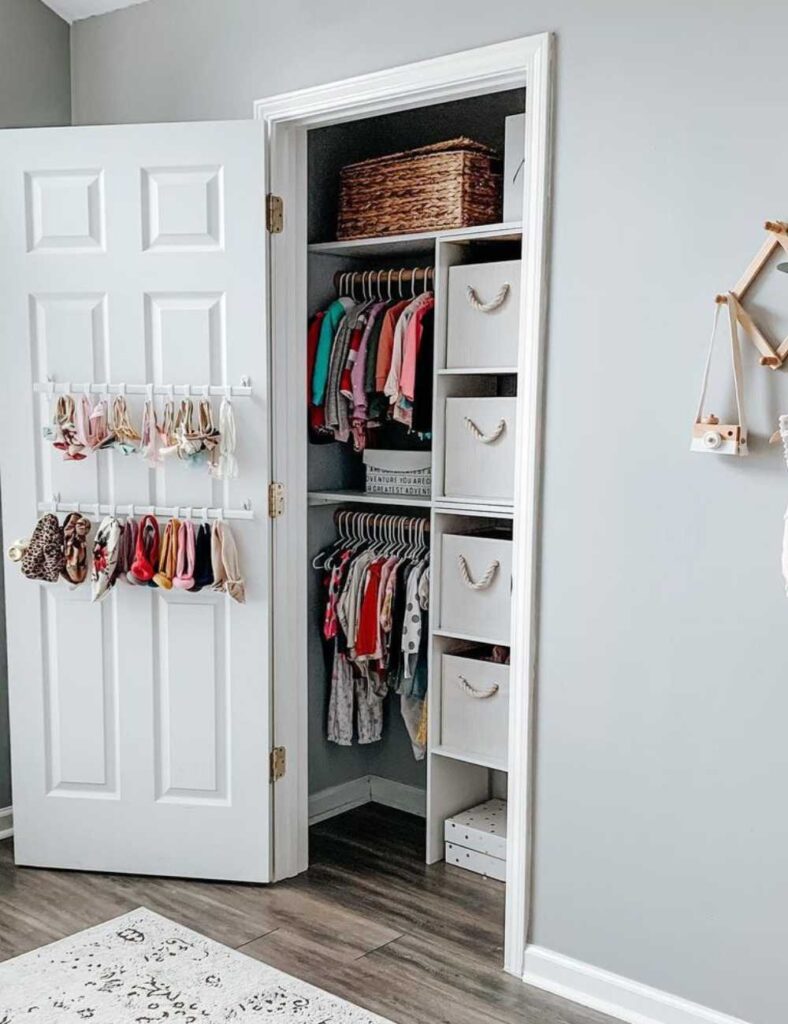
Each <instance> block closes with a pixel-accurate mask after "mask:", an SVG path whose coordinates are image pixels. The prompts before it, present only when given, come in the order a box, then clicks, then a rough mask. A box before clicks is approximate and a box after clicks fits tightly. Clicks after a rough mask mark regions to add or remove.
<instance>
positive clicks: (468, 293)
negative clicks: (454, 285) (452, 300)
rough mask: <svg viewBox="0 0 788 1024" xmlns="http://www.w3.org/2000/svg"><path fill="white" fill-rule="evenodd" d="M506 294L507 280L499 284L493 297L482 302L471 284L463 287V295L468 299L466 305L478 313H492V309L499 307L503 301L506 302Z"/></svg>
mask: <svg viewBox="0 0 788 1024" xmlns="http://www.w3.org/2000/svg"><path fill="white" fill-rule="evenodd" d="M508 294H509V284H508V282H506V283H504V284H502V285H501V287H500V288H499V289H498V293H497V294H496V296H495V298H494V299H490V301H489V302H482V300H481V299H480V298H479V296H478V294H477V292H476V289H475V288H474V287H473V286H472V285H470V284H469V285H468V286H467V287H466V289H465V297H466V298H467V300H468V305H469V306H470V307H471V309H475V310H476V311H477V312H479V313H492V312H493V310H496V309H499V308H500V307H501V306H502V305H503V304H504V302H506V296H507V295H508Z"/></svg>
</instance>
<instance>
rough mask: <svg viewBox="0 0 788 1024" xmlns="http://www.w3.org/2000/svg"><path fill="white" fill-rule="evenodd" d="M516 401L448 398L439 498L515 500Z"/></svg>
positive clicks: (481, 500)
mask: <svg viewBox="0 0 788 1024" xmlns="http://www.w3.org/2000/svg"><path fill="white" fill-rule="evenodd" d="M516 415H517V399H516V398H447V399H446V440H445V453H446V454H445V463H444V477H443V493H444V496H445V497H447V498H454V499H457V498H463V499H469V500H475V501H480V502H490V503H497V502H506V503H508V502H511V501H513V500H514V439H515V427H516V422H517V421H516Z"/></svg>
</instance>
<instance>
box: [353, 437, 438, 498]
mask: <svg viewBox="0 0 788 1024" xmlns="http://www.w3.org/2000/svg"><path fill="white" fill-rule="evenodd" d="M364 465H365V466H366V469H367V473H366V490H367V493H368V494H409V495H412V496H414V497H421V498H429V496H430V494H431V493H432V452H401V451H394V450H392V451H389V450H387V449H383V448H378V449H374V448H372V449H369V448H368V449H366V450H365V451H364Z"/></svg>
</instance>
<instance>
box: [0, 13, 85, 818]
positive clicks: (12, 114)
mask: <svg viewBox="0 0 788 1024" xmlns="http://www.w3.org/2000/svg"><path fill="white" fill-rule="evenodd" d="M70 122H71V84H70V60H69V27H68V25H67V24H66V22H65V21H63V20H62V19H61V18H59V17H58V16H57V15H56V14H55V13H54V12H53V11H51V10H50V9H49V8H48V7H47V6H45V5H44V4H43V3H41V0H0V128H28V127H32V126H40V125H59V124H70ZM0 550H2V538H0ZM4 601H5V598H4V591H3V576H2V573H0V809H2V808H3V807H7V806H8V805H9V804H10V803H11V765H10V760H9V744H8V672H7V667H6V656H5V653H6V645H5V605H4Z"/></svg>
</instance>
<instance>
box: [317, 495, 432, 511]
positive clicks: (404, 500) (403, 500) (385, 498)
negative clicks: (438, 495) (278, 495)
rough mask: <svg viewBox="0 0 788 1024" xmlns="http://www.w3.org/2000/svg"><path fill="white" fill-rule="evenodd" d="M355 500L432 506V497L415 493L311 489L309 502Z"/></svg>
mask: <svg viewBox="0 0 788 1024" xmlns="http://www.w3.org/2000/svg"><path fill="white" fill-rule="evenodd" d="M343 502H354V503H358V504H362V505H403V506H405V507H406V508H431V507H432V501H431V499H430V498H420V497H418V496H417V495H414V494H368V493H367V492H366V491H309V492H308V493H307V504H309V505H312V506H315V505H340V504H342V503H343Z"/></svg>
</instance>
